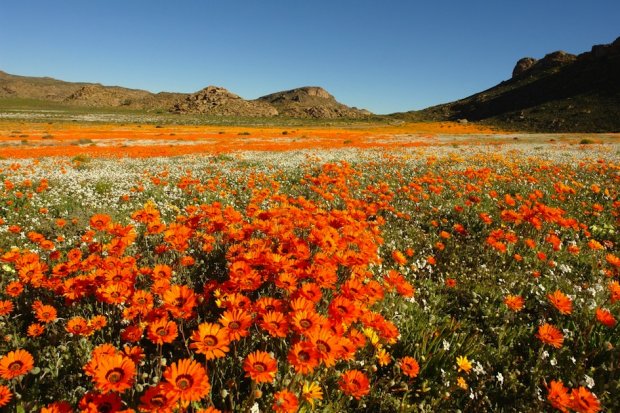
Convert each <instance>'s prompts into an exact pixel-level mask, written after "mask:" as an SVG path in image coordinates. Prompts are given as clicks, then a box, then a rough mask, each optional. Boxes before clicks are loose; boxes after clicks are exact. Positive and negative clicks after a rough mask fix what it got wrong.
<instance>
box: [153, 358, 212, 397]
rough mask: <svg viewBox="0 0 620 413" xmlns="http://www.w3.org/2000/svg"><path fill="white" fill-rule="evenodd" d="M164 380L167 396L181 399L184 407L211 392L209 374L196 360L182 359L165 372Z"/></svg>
mask: <svg viewBox="0 0 620 413" xmlns="http://www.w3.org/2000/svg"><path fill="white" fill-rule="evenodd" d="M164 379H166V382H167V385H166V394H167V396H168V397H170V398H175V397H176V398H179V399H181V401H182V402H183V404H184V405H187V404H189V402H193V401H198V400H200V399H202V398H203V397H205V396H206V395H207V394H209V391H210V390H211V385H210V384H209V378H208V377H207V372H206V370H205V368H204V367H202V366H201V365H200V364H199V363H198V362H196V360H190V359H182V360H179V361H178V362H176V363H172V364H171V365H170V366H169V367H168V368H166V371H164Z"/></svg>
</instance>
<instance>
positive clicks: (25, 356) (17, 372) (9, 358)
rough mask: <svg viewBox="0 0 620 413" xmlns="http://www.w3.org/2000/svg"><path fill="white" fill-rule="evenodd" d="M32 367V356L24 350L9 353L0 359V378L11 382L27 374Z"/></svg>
mask: <svg viewBox="0 0 620 413" xmlns="http://www.w3.org/2000/svg"><path fill="white" fill-rule="evenodd" d="M33 367H34V360H33V358H32V355H31V354H30V353H29V352H27V351H26V350H22V349H19V350H15V351H11V352H9V353H8V354H7V355H5V356H4V357H2V358H1V359H0V377H2V378H3V379H5V380H11V379H13V378H15V377H19V376H23V375H24V374H27V373H28V372H29V371H30V370H32V368H33Z"/></svg>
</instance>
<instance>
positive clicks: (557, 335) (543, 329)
mask: <svg viewBox="0 0 620 413" xmlns="http://www.w3.org/2000/svg"><path fill="white" fill-rule="evenodd" d="M536 337H538V339H539V340H540V341H542V342H543V343H544V344H550V345H552V346H553V347H555V348H560V347H562V344H563V343H564V334H562V332H561V331H560V330H558V329H557V328H555V327H554V326H552V325H551V324H548V323H545V324H543V325H542V326H540V327H538V333H537V334H536Z"/></svg>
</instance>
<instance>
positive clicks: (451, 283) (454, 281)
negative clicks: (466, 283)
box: [446, 278, 456, 288]
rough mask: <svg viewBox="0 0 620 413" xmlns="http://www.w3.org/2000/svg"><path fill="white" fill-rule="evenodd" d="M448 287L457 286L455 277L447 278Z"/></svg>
mask: <svg viewBox="0 0 620 413" xmlns="http://www.w3.org/2000/svg"><path fill="white" fill-rule="evenodd" d="M446 287H448V288H454V287H456V280H455V279H454V278H446Z"/></svg>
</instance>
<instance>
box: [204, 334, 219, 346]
mask: <svg viewBox="0 0 620 413" xmlns="http://www.w3.org/2000/svg"><path fill="white" fill-rule="evenodd" d="M203 343H205V344H206V345H207V346H209V347H213V346H215V345H216V344H217V338H215V337H214V336H206V337H205V339H204V340H203Z"/></svg>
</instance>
